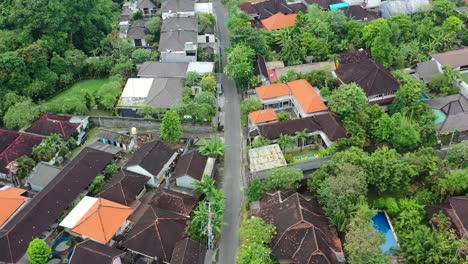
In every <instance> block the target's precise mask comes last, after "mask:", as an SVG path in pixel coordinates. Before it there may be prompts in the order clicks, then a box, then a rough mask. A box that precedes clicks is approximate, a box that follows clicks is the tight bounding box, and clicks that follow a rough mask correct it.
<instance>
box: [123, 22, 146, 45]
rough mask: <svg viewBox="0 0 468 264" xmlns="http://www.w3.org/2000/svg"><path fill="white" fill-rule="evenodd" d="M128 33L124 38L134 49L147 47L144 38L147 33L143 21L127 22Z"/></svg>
mask: <svg viewBox="0 0 468 264" xmlns="http://www.w3.org/2000/svg"><path fill="white" fill-rule="evenodd" d="M129 23H130V24H129V26H128V31H127V33H126V34H124V37H125V38H127V39H130V40H131V43H132V45H133V46H134V47H136V48H145V47H149V44H148V43H146V40H145V36H146V35H148V34H149V31H148V30H147V29H146V28H145V21H144V20H143V19H140V20H135V21H131V22H129Z"/></svg>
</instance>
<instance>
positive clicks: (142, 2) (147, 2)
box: [137, 0, 156, 9]
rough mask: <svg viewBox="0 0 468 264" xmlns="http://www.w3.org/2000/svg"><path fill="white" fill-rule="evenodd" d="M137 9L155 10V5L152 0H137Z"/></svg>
mask: <svg viewBox="0 0 468 264" xmlns="http://www.w3.org/2000/svg"><path fill="white" fill-rule="evenodd" d="M137 8H140V9H143V8H148V9H152V8H156V5H155V4H154V3H153V1H152V0H138V2H137Z"/></svg>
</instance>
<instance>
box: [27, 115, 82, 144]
mask: <svg viewBox="0 0 468 264" xmlns="http://www.w3.org/2000/svg"><path fill="white" fill-rule="evenodd" d="M88 119H89V117H88V116H84V117H81V116H68V115H56V114H49V113H44V114H42V116H41V117H40V118H39V119H38V120H36V121H35V122H34V123H33V124H32V125H31V126H30V127H29V128H28V129H26V132H28V133H29V134H36V135H40V136H44V137H47V136H50V135H52V134H59V135H60V136H62V138H63V139H64V140H65V141H68V140H69V139H70V137H72V136H74V137H76V136H77V135H78V134H80V133H82V132H84V131H85V130H86V128H87V127H88V124H89V121H88Z"/></svg>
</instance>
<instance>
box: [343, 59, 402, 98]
mask: <svg viewBox="0 0 468 264" xmlns="http://www.w3.org/2000/svg"><path fill="white" fill-rule="evenodd" d="M358 53H360V51H358ZM335 73H336V75H337V76H338V78H340V80H341V81H342V82H343V83H345V84H349V83H356V84H357V85H359V86H360V87H361V88H362V89H363V90H364V92H365V93H366V95H367V97H372V96H379V95H382V94H393V93H395V92H396V91H398V89H400V83H399V82H398V80H397V79H396V78H395V77H394V76H393V75H392V73H391V72H390V71H389V70H388V69H387V68H385V67H384V66H383V65H382V64H381V63H379V62H377V61H375V60H374V59H369V58H363V59H362V60H357V61H354V62H350V63H345V64H343V63H342V64H341V66H340V67H338V69H336V70H335Z"/></svg>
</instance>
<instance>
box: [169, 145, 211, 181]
mask: <svg viewBox="0 0 468 264" xmlns="http://www.w3.org/2000/svg"><path fill="white" fill-rule="evenodd" d="M207 162H208V158H207V157H206V156H203V155H202V154H200V153H198V151H192V152H189V153H187V154H184V155H182V156H181V157H180V158H179V160H178V161H177V166H176V169H175V173H174V178H179V177H182V176H185V175H188V176H190V177H192V178H193V179H195V180H201V178H202V177H203V172H205V167H206V163H207Z"/></svg>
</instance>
